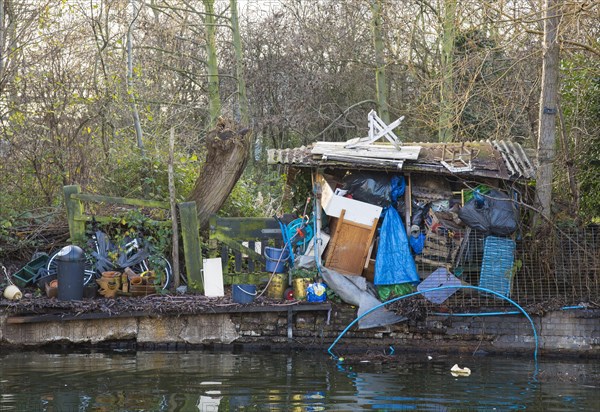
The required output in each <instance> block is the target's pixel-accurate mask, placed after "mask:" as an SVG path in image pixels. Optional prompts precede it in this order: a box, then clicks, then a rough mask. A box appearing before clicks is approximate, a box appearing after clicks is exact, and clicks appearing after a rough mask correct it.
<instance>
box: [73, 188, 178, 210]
mask: <svg viewBox="0 0 600 412" xmlns="http://www.w3.org/2000/svg"><path fill="white" fill-rule="evenodd" d="M72 197H73V198H74V199H78V200H82V201H84V202H96V203H112V204H115V205H129V206H139V207H156V208H159V209H167V210H168V209H169V208H170V206H169V202H161V201H159V200H144V199H130V198H126V197H114V196H102V195H92V194H89V193H80V192H77V194H76V195H74V196H72Z"/></svg>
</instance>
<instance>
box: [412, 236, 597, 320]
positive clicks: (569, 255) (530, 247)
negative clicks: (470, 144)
mask: <svg viewBox="0 0 600 412" xmlns="http://www.w3.org/2000/svg"><path fill="white" fill-rule="evenodd" d="M487 242H488V250H487V251H486V236H485V235H484V234H482V233H478V232H476V231H472V230H465V231H462V232H461V231H456V232H454V233H447V234H444V235H436V236H435V237H434V242H430V241H427V242H426V244H425V248H424V250H423V253H422V254H421V255H418V256H416V257H415V261H416V263H417V268H418V271H419V274H420V276H421V278H422V279H424V278H426V277H427V276H428V275H429V274H430V273H432V272H433V271H434V270H436V269H437V268H439V267H446V268H448V269H449V270H450V271H451V272H452V273H453V274H454V275H455V276H456V277H458V278H459V279H460V280H461V281H462V282H463V284H468V285H472V286H488V287H489V286H490V285H491V287H490V288H491V289H492V290H494V291H496V292H499V293H502V294H503V295H505V296H507V297H509V298H510V299H512V300H514V301H515V302H517V303H518V304H519V305H521V306H533V305H542V307H543V306H544V305H546V306H548V307H550V306H552V307H554V306H558V307H560V306H561V305H580V304H588V303H591V304H598V303H600V229H599V228H598V227H595V226H590V227H587V228H585V229H566V230H565V229H556V230H554V231H551V232H548V233H547V234H545V235H538V236H536V237H524V238H522V239H519V240H517V241H515V242H514V243H513V244H514V245H515V247H514V249H513V248H511V247H510V244H511V243H512V241H510V240H508V239H507V241H506V242H502V241H501V242H496V243H493V244H492V243H490V241H489V240H488V241H487ZM482 269H483V270H484V272H483V274H482ZM505 287H507V288H508V289H506V290H505V289H504V288H505ZM444 304H445V305H447V306H448V307H453V308H463V309H469V308H480V307H499V306H510V303H509V302H507V301H506V300H504V299H501V298H499V297H496V296H494V295H491V294H484V293H480V292H478V291H475V290H460V291H458V292H456V293H455V294H454V295H453V296H452V297H451V298H450V299H448V300H447V301H446V302H444Z"/></svg>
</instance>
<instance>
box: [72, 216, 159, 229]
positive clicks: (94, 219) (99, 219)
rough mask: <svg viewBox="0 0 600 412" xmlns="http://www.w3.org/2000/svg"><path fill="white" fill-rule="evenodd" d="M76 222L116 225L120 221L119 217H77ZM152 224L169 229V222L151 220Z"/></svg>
mask: <svg viewBox="0 0 600 412" xmlns="http://www.w3.org/2000/svg"><path fill="white" fill-rule="evenodd" d="M75 220H76V221H78V222H98V223H118V222H120V221H121V220H122V218H121V217H114V216H87V215H83V216H79V217H76V218H75ZM153 223H154V224H156V225H158V226H164V227H167V226H168V227H171V222H170V221H169V220H153Z"/></svg>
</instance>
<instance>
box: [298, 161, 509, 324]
mask: <svg viewBox="0 0 600 412" xmlns="http://www.w3.org/2000/svg"><path fill="white" fill-rule="evenodd" d="M315 182H316V183H317V184H316V186H315V187H316V188H317V196H316V197H317V198H318V199H319V201H318V202H317V203H318V204H317V205H315V211H314V212H315V213H313V218H310V222H309V223H308V225H310V226H312V227H313V229H312V230H311V237H313V238H314V239H313V241H312V242H311V243H313V244H314V247H310V248H307V250H306V251H303V252H302V254H298V251H297V250H296V253H294V249H293V247H292V248H291V255H292V256H294V255H295V258H294V261H293V262H291V263H293V269H292V271H293V270H301V269H303V268H304V269H306V268H314V267H315V266H317V267H319V268H320V270H319V273H320V276H321V277H322V278H323V280H324V283H325V284H326V285H327V287H329V288H330V289H332V290H333V291H334V292H335V293H336V294H337V295H338V296H339V297H340V298H341V299H342V300H343V301H345V302H347V303H350V304H352V305H356V306H358V307H359V311H358V316H359V322H358V326H359V328H362V329H365V328H371V327H377V326H383V325H387V324H391V323H396V322H399V321H402V320H404V319H405V318H403V317H400V316H397V315H396V314H393V313H391V312H389V311H387V310H385V308H381V309H380V310H377V311H373V313H372V314H370V315H369V316H366V317H364V318H361V315H362V314H363V313H365V312H367V311H370V310H371V309H372V308H374V307H375V306H378V305H381V302H385V301H387V300H390V299H392V298H394V297H399V296H404V295H406V294H409V293H412V292H415V291H417V290H418V291H425V290H429V289H433V288H439V287H450V288H446V289H442V290H436V291H430V292H424V293H423V296H424V297H425V298H426V299H427V300H429V301H430V302H432V303H435V304H442V303H444V302H445V301H447V300H448V298H449V297H450V296H451V295H453V294H454V293H455V292H456V291H457V290H458V288H456V289H455V288H452V287H454V286H461V285H467V284H472V283H469V282H466V281H465V277H464V276H462V275H463V270H464V268H466V267H469V270H473V265H476V266H477V267H476V273H477V275H478V276H477V279H476V281H477V284H473V286H479V287H482V288H486V289H489V290H492V291H494V292H495V293H498V294H501V295H504V296H507V297H508V296H509V295H510V292H511V286H512V276H513V273H514V271H513V266H514V262H515V259H514V256H515V241H514V240H513V237H514V235H515V233H516V232H517V225H518V208H517V203H516V202H515V201H514V200H513V199H512V198H511V195H509V194H507V193H505V192H503V191H501V190H499V189H496V188H492V187H489V186H485V185H478V186H475V187H470V188H468V187H466V186H465V185H464V184H463V183H461V182H458V181H455V182H454V181H451V180H449V179H446V178H445V177H443V176H431V175H425V174H423V175H418V174H411V175H410V176H406V178H405V176H403V175H402V174H400V173H398V174H389V173H383V172H355V171H347V172H344V173H343V174H338V175H334V174H322V173H317V175H316V176H315ZM314 215H316V218H315V217H314ZM305 220H306V221H307V222H308V218H306V219H305ZM313 232H314V236H313ZM470 282H473V279H470Z"/></svg>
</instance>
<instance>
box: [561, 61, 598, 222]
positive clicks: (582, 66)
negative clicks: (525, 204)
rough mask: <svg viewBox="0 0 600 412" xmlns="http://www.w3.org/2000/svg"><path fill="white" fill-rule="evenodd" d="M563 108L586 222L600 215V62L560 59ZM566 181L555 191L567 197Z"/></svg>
mask: <svg viewBox="0 0 600 412" xmlns="http://www.w3.org/2000/svg"><path fill="white" fill-rule="evenodd" d="M561 65H562V67H561V109H562V111H563V115H564V119H565V129H566V132H567V136H568V138H569V139H568V142H569V143H568V147H566V148H565V147H561V150H563V151H564V150H568V151H569V152H571V153H573V157H574V160H575V170H576V180H577V182H578V183H579V191H580V196H581V200H580V205H579V206H580V208H579V216H580V218H582V220H583V221H585V222H590V221H594V219H598V218H599V217H600V64H598V62H597V61H596V62H595V64H590V62H589V61H588V59H587V58H586V56H583V55H579V56H577V55H576V56H571V57H570V58H567V59H563V61H562V62H561ZM566 192H567V191H566V190H564V183H559V185H558V187H557V190H556V191H555V194H556V196H557V197H558V198H560V197H561V196H564V194H565V193H566Z"/></svg>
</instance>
